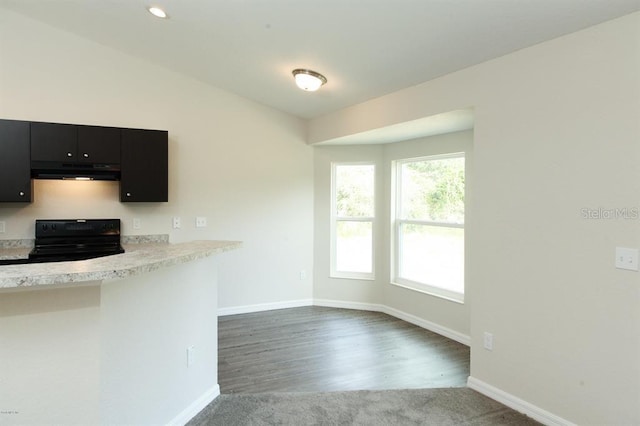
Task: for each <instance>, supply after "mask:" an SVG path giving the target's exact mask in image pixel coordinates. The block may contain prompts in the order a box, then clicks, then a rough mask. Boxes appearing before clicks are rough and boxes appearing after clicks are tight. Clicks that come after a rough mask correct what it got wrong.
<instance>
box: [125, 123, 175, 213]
mask: <svg viewBox="0 0 640 426" xmlns="http://www.w3.org/2000/svg"><path fill="white" fill-rule="evenodd" d="M168 145H169V144H168V132H166V131H164V130H141V129H122V143H121V147H120V154H121V157H120V158H121V161H120V201H122V202H164V201H168V197H169V196H168V193H169V192H168V180H169V172H168V166H169V153H168V148H169V146H168Z"/></svg>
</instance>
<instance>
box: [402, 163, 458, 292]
mask: <svg viewBox="0 0 640 426" xmlns="http://www.w3.org/2000/svg"><path fill="white" fill-rule="evenodd" d="M394 169H395V185H394V186H395V209H394V212H393V235H394V244H393V250H392V251H393V268H392V269H393V276H392V282H393V283H394V284H398V285H401V286H405V287H409V288H412V289H414V290H419V291H424V292H427V293H430V294H434V295H437V296H440V297H444V298H447V299H451V300H456V301H460V302H462V301H463V300H464V192H465V161H464V154H462V153H458V154H451V155H446V156H436V157H425V158H416V159H406V160H399V161H395V162H394Z"/></svg>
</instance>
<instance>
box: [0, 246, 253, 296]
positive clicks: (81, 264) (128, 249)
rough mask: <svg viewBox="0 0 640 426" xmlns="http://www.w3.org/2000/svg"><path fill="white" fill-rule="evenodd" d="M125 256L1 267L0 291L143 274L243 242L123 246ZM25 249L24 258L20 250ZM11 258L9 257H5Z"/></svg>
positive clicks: (11, 251) (4, 252) (11, 250)
mask: <svg viewBox="0 0 640 426" xmlns="http://www.w3.org/2000/svg"><path fill="white" fill-rule="evenodd" d="M123 246H124V248H125V253H122V254H116V255H113V256H105V257H99V258H96V259H89V260H76V261H73V262H53V263H31V264H26V265H5V266H0V289H10V288H23V287H36V286H48V285H55V284H64V283H79V282H86V281H101V280H105V279H113V278H125V277H128V276H132V275H138V274H143V273H146V272H150V271H154V270H156V269H159V268H163V267H167V266H171V265H177V264H180V263H185V262H189V261H192V260H196V259H200V258H203V257H207V256H211V255H214V254H219V253H223V252H225V251H230V250H235V249H238V248H240V247H241V246H242V243H241V242H240V241H192V242H187V243H179V244H169V243H166V242H164V243H163V242H155V243H139V244H123ZM20 250H23V251H24V253H23V254H22V255H21V256H20V255H19V254H20V253H18V251H20ZM29 250H30V248H23V247H20V248H4V249H1V250H0V254H1V255H3V256H11V255H14V256H18V257H17V258H20V257H27V254H28V253H29ZM4 258H9V257H4Z"/></svg>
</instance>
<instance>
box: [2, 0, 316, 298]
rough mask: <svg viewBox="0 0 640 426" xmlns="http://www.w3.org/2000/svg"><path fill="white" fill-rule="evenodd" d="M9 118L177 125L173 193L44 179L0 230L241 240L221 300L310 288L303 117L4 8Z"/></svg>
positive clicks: (294, 294) (307, 293) (226, 269)
mask: <svg viewBox="0 0 640 426" xmlns="http://www.w3.org/2000/svg"><path fill="white" fill-rule="evenodd" d="M0 117H2V118H8V119H18V120H34V121H51V122H62V123H77V124H99V125H106V126H117V127H136V128H153V129H164V130H168V131H169V202H168V203H141V204H140V203H120V202H119V201H118V200H119V198H118V183H116V182H61V181H36V182H35V195H34V198H35V201H34V203H32V204H6V203H4V204H0V220H2V221H5V222H6V228H7V230H6V233H5V234H1V235H0V238H3V239H13V238H33V232H34V228H33V223H34V220H35V219H36V218H38V219H42V218H76V217H85V218H92V217H93V218H95V217H116V218H121V219H122V221H123V233H124V234H158V233H164V234H170V237H171V241H173V242H179V241H184V240H189V239H231V240H242V241H244V243H245V244H244V248H243V249H242V250H239V251H237V252H234V253H232V254H231V255H230V256H229V259H228V261H227V262H225V264H224V265H222V267H221V270H220V283H221V284H220V300H219V303H220V306H221V307H227V306H238V305H250V304H254V303H266V302H275V301H283V300H298V299H309V298H310V297H311V292H312V290H311V279H308V280H304V281H301V280H300V279H299V271H300V270H301V269H305V270H306V271H309V272H311V271H312V269H313V259H312V244H313V243H312V241H313V240H312V238H313V174H312V173H313V172H312V167H313V166H312V164H313V163H312V161H313V159H312V155H313V153H312V148H311V147H309V146H307V145H306V144H305V141H304V138H305V127H304V122H303V121H301V120H299V119H296V118H293V117H291V116H289V115H287V114H283V113H280V112H277V111H275V110H273V109H270V108H267V107H264V106H261V105H259V104H256V103H254V102H251V101H248V100H246V99H243V98H240V97H238V96H235V95H233V94H230V93H228V92H225V91H222V90H217V89H215V88H212V87H210V86H207V85H204V84H201V83H199V82H197V81H195V80H192V79H189V78H186V77H184V76H181V75H179V74H176V73H173V72H170V71H167V70H165V69H162V68H160V67H157V66H154V65H151V64H149V63H146V62H143V61H141V60H138V59H136V58H134V57H131V56H127V55H125V54H122V53H119V52H117V51H114V50H111V49H109V48H106V47H104V46H102V45H99V44H96V43H93V42H90V41H87V40H85V39H82V38H80V37H77V36H75V35H72V34H69V33H66V32H63V31H59V30H57V29H54V28H52V27H49V26H47V25H44V24H41V23H39V22H36V21H33V20H30V19H27V18H24V17H22V16H20V15H17V14H15V13H13V12H9V11H6V10H3V9H0ZM173 216H180V217H181V218H182V229H180V230H173V229H171V217H173ZM196 216H205V217H207V219H208V227H207V228H206V229H196V228H195V217H196ZM133 218H140V219H141V221H142V227H141V229H140V230H133V229H132V220H133Z"/></svg>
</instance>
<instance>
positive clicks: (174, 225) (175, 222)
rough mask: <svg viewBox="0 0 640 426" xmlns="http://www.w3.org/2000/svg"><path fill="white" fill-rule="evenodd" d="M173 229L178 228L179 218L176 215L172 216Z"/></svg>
mask: <svg viewBox="0 0 640 426" xmlns="http://www.w3.org/2000/svg"><path fill="white" fill-rule="evenodd" d="M173 229H180V218H179V217H178V216H175V217H174V218H173Z"/></svg>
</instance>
